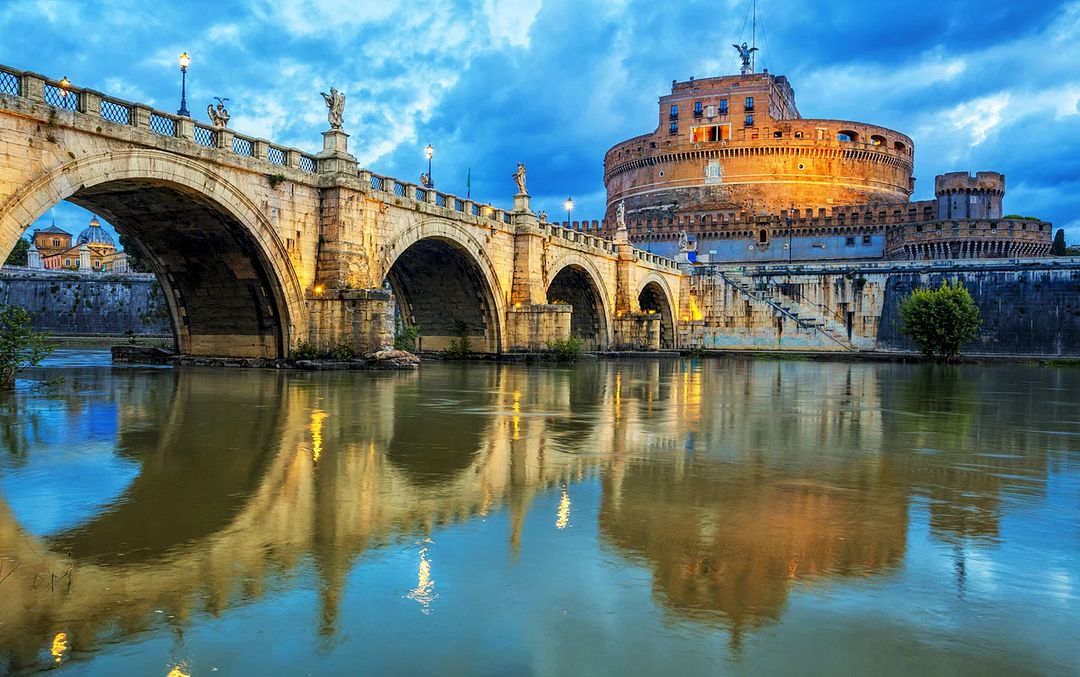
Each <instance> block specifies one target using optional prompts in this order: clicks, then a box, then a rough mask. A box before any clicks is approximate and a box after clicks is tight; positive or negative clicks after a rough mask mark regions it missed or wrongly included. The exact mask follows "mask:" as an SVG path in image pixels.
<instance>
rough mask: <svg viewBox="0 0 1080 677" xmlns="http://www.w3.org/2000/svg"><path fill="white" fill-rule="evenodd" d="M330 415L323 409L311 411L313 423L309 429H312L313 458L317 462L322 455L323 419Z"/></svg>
mask: <svg viewBox="0 0 1080 677" xmlns="http://www.w3.org/2000/svg"><path fill="white" fill-rule="evenodd" d="M327 416H329V414H327V413H326V412H325V411H323V410H322V409H316V410H315V411H313V412H311V425H310V426H308V429H309V430H310V431H311V460H312V461H315V462H316V463H318V462H319V457H321V456H322V445H323V421H325V420H326V417H327Z"/></svg>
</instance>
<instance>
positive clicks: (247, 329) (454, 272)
mask: <svg viewBox="0 0 1080 677" xmlns="http://www.w3.org/2000/svg"><path fill="white" fill-rule="evenodd" d="M323 137H324V143H323V151H322V152H321V153H319V154H317V155H311V154H307V153H304V152H302V151H299V150H296V149H293V148H285V147H282V146H278V145H275V144H273V143H270V142H269V141H265V140H263V139H257V138H252V137H247V136H244V135H242V134H238V133H235V132H234V131H233V130H231V129H227V128H220V127H210V126H206V125H202V124H200V123H198V122H195V121H194V120H192V119H191V118H187V117H178V116H176V115H172V114H170V113H166V112H162V111H158V110H152V109H151V108H149V107H146V106H143V105H140V104H137V103H131V102H127V101H122V100H119V99H116V98H113V97H110V96H107V95H104V94H101V93H99V92H95V91H91V90H88V89H80V88H77V87H73V86H71V85H70V84H69V83H67V82H66V80H65V81H64V82H57V81H53V80H50V79H48V78H46V77H44V76H41V75H37V74H34V73H29V72H24V71H17V70H13V69H10V68H7V67H4V66H0V252H4V253H6V252H8V251H10V249H11V248H12V246H13V245H14V243H15V241H16V240H17V238H19V237H20V236H21V235H22V234H23V232H24V231H25V230H26V229H27V228H28V227H29V226H30V225H31V224H33V223H34V222H35V221H36V220H37V219H38V218H39V217H41V216H42V215H43V214H44V213H45V212H46V211H47V210H49V209H50V208H51V207H53V206H54V205H55V204H56V203H58V202H60V201H62V200H67V201H70V202H73V203H75V204H77V205H79V206H82V207H85V208H86V209H89V210H91V211H93V212H95V213H97V214H101V215H102V216H104V217H105V218H106V219H108V221H109V222H110V223H112V224H113V225H114V226H115V227H116V229H117V230H118V231H119V232H120V233H122V234H123V235H125V236H126V237H127V238H129V239H130V240H132V241H133V242H135V243H136V244H137V245H138V246H139V248H140V249H142V251H143V252H145V253H146V257H147V259H148V264H149V265H150V267H151V268H152V270H153V271H154V273H155V274H156V275H157V277H158V279H159V280H160V282H161V284H162V287H163V288H164V290H165V294H166V298H167V301H168V304H169V310H170V313H171V316H172V323H173V327H174V330H175V333H176V338H177V344H178V346H179V349H180V351H181V352H182V353H185V354H192V355H218V356H230V357H267V358H278V357H286V356H288V355H289V353H290V351H291V350H292V349H294V348H295V347H296V346H297V345H298V344H299V343H301V342H307V343H312V344H314V345H316V346H318V347H319V348H321V349H323V350H327V349H330V348H332V347H334V346H337V345H340V344H348V345H351V346H353V347H354V348H357V349H367V348H371V347H375V346H379V345H384V344H386V343H388V342H390V340H391V334H392V332H393V323H392V321H391V318H392V317H393V304H394V303H395V302H396V303H397V304H399V307H400V315H401V317H402V319H403V321H404V322H405V323H406V324H408V325H411V326H415V327H417V328H418V330H419V332H420V334H421V343H420V348H421V349H422V350H440V349H443V348H445V347H447V345H448V343H449V341H450V340H451V339H452V338H453V337H454V336H460V335H463V334H464V335H467V336H468V337H469V343H470V347H471V348H472V349H473V350H474V351H477V352H486V353H503V352H508V351H519V350H533V349H537V348H542V347H544V346H545V345H546V344H547V342H549V341H551V340H553V339H557V338H562V337H566V336H569V335H576V336H579V337H581V338H583V339H584V340H585V342H586V346H587V347H588V348H591V349H599V350H603V349H619V348H636V349H655V348H674V347H675V341H676V336H677V332H676V323H677V322H678V319H679V317H680V312H679V308H680V295H681V291H680V289H681V287H682V283H683V281H684V278H683V276H682V275H681V274H680V273H679V271H678V269H677V267H676V265H675V263H674V262H673V261H670V260H667V259H662V258H660V257H657V256H655V255H652V254H649V253H647V252H643V251H640V250H637V249H634V248H633V247H632V246H631V245H630V244H629V242H628V241H627V240H626V239H625V238H620V237H616V239H615V241H611V240H604V239H601V238H598V237H594V236H591V235H588V234H585V233H580V232H576V231H573V230H568V229H565V228H562V227H560V226H557V225H555V224H550V223H546V222H545V221H544V220H541V219H538V218H537V217H536V216H535V215H534V214H533V212H532V211H531V210H530V208H529V197H528V195H526V194H519V195H517V196H515V198H514V208H513V209H511V210H504V209H500V208H496V207H494V206H492V205H487V204H479V203H477V202H473V201H470V200H467V199H462V198H460V197H456V196H453V195H448V194H445V193H440V192H437V191H435V190H429V189H425V188H424V187H422V186H417V185H415V184H410V183H406V182H402V181H398V180H396V179H393V178H390V177H385V176H379V175H376V174H373V173H371V172H370V171H368V170H365V169H360V168H359V167H358V166H357V163H356V160H355V158H354V157H353V156H351V155H350V154H349V152H348V148H347V142H348V135H347V134H345V133H343V132H342V131H341V130H331V131H328V132H324V133H323ZM507 173H508V174H509V171H508V172H507Z"/></svg>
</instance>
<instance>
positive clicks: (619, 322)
mask: <svg viewBox="0 0 1080 677" xmlns="http://www.w3.org/2000/svg"><path fill="white" fill-rule="evenodd" d="M612 329H614V334H615V345H614V348H615V350H660V348H661V347H662V346H661V345H660V316H659V315H657V314H655V313H625V314H623V315H621V316H619V317H616V318H615V322H614V324H613V326H612Z"/></svg>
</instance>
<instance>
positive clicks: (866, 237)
mask: <svg viewBox="0 0 1080 677" xmlns="http://www.w3.org/2000/svg"><path fill="white" fill-rule="evenodd" d="M862 243H863V244H870V236H869V235H863V236H862Z"/></svg>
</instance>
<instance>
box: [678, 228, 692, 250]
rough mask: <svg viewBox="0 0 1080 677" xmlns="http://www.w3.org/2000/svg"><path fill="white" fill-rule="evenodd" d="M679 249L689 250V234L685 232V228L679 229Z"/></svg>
mask: <svg viewBox="0 0 1080 677" xmlns="http://www.w3.org/2000/svg"><path fill="white" fill-rule="evenodd" d="M679 251H681V252H688V251H690V236H689V235H687V234H686V231H685V230H682V231H679Z"/></svg>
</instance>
